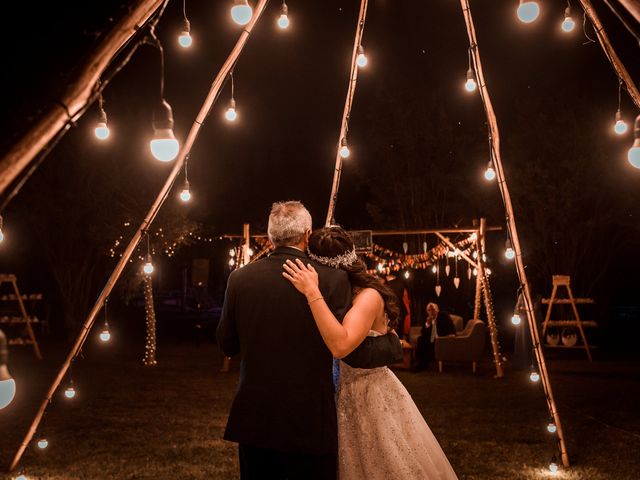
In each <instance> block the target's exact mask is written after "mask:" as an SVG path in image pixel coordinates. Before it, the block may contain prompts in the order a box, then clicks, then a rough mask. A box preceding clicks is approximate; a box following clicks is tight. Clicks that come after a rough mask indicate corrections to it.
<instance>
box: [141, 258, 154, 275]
mask: <svg viewBox="0 0 640 480" xmlns="http://www.w3.org/2000/svg"><path fill="white" fill-rule="evenodd" d="M146 260H147V261H146V262H145V264H144V266H143V267H142V271H143V272H144V273H145V275H151V274H152V273H153V270H154V268H153V263H152V262H151V254H150V253H147V258H146Z"/></svg>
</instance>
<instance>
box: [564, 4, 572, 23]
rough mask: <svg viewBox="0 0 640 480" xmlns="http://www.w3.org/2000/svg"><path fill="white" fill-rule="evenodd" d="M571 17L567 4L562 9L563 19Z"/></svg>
mask: <svg viewBox="0 0 640 480" xmlns="http://www.w3.org/2000/svg"><path fill="white" fill-rule="evenodd" d="M567 18H571V7H570V6H569V5H567V8H565V9H564V19H565V20H566V19H567Z"/></svg>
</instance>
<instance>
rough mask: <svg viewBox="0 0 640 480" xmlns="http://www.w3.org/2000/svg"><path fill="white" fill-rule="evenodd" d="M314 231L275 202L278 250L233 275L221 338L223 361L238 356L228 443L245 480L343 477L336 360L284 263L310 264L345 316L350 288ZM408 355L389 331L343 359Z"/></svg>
mask: <svg viewBox="0 0 640 480" xmlns="http://www.w3.org/2000/svg"><path fill="white" fill-rule="evenodd" d="M310 233H311V216H310V215H309V212H308V211H307V210H306V209H305V208H304V206H303V205H302V204H301V203H300V202H280V203H274V204H273V207H272V209H271V214H270V216H269V226H268V234H269V239H270V240H271V242H272V243H273V245H274V246H275V247H276V248H275V250H274V251H273V253H272V254H271V255H269V257H267V258H263V259H261V260H258V261H256V262H254V263H251V264H249V265H246V266H244V267H243V268H241V269H238V270H236V271H234V272H233V273H232V274H231V275H230V276H229V280H228V284H227V291H226V294H225V301H224V305H223V312H222V316H221V319H220V323H219V325H218V328H217V331H216V337H217V341H218V345H219V346H220V348H221V349H222V351H223V352H224V354H225V355H226V356H232V355H236V354H238V353H239V354H240V358H241V362H240V381H239V384H238V389H237V392H236V395H235V398H234V400H233V404H232V406H231V411H230V413H229V420H228V422H227V427H226V430H225V433H224V438H225V439H226V440H230V441H233V442H238V443H239V457H240V477H241V479H242V480H253V479H266V478H268V479H291V480H297V479H312V480H315V479H317V480H321V479H322V480H324V479H330V480H334V479H335V478H336V475H337V473H336V471H337V448H338V447H337V445H338V434H337V418H336V410H335V397H334V386H333V357H332V355H331V352H330V351H329V349H328V348H327V347H326V346H325V344H324V342H323V340H322V337H321V335H320V333H319V332H318V329H317V327H316V324H315V321H314V319H313V316H312V314H311V310H310V308H309V305H308V304H307V301H306V299H305V298H304V296H302V295H300V294H299V293H298V291H297V290H296V289H295V287H294V286H293V285H291V284H290V283H289V282H288V281H287V280H286V279H285V278H284V277H283V276H282V265H283V264H284V263H285V261H286V260H287V259H290V260H295V259H301V260H302V261H303V262H305V263H309V264H311V265H313V267H314V268H315V269H316V270H317V271H318V275H319V287H320V291H321V293H322V297H323V298H324V300H325V302H326V303H327V305H328V306H329V308H330V309H331V311H332V312H333V313H334V314H335V315H336V317H337V318H338V319H339V320H341V319H342V318H343V316H344V314H345V313H346V312H347V311H348V310H349V308H350V306H351V284H350V283H349V279H348V275H347V273H346V272H345V271H343V270H340V269H335V268H331V267H328V266H325V265H322V264H319V263H317V262H314V261H313V260H311V259H309V258H308V257H307V254H306V253H305V251H306V247H307V242H308V238H309V234H310ZM401 358H402V347H401V345H400V341H399V339H398V337H397V336H396V335H395V334H394V333H390V334H387V335H382V336H380V337H367V338H366V339H365V341H363V342H362V344H360V346H359V347H357V348H356V349H355V350H354V351H353V352H352V353H351V354H349V355H348V356H347V357H345V358H344V359H343V361H345V362H346V363H347V364H349V365H351V366H353V367H357V368H374V367H380V366H385V365H388V364H392V363H395V362H397V361H399V359H401Z"/></svg>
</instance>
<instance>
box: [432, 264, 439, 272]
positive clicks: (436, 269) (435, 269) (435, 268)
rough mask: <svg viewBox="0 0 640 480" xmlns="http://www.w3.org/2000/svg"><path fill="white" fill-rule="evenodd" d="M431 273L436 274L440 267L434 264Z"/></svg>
mask: <svg viewBox="0 0 640 480" xmlns="http://www.w3.org/2000/svg"><path fill="white" fill-rule="evenodd" d="M431 271H432V272H433V273H436V272H437V271H438V267H437V266H436V265H435V264H434V265H433V267H431Z"/></svg>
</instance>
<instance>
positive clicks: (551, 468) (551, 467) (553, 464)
mask: <svg viewBox="0 0 640 480" xmlns="http://www.w3.org/2000/svg"><path fill="white" fill-rule="evenodd" d="M549 471H550V472H551V473H558V464H557V463H556V456H555V455H554V456H553V457H552V458H551V463H549Z"/></svg>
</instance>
